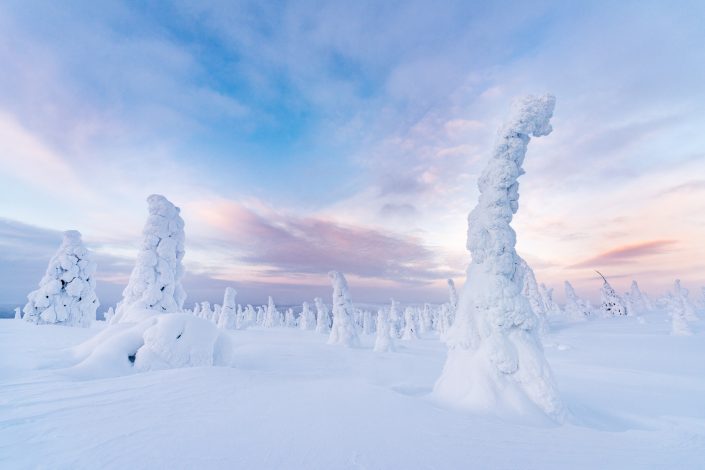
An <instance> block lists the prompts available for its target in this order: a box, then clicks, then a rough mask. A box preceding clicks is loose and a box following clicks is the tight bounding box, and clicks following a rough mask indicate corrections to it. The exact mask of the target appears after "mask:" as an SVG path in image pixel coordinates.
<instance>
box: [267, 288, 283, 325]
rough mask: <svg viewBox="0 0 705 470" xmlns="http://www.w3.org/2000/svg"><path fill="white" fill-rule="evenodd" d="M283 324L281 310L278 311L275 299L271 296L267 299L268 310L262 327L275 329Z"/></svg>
mask: <svg viewBox="0 0 705 470" xmlns="http://www.w3.org/2000/svg"><path fill="white" fill-rule="evenodd" d="M281 323H282V321H281V314H280V313H279V310H277V306H276V305H275V304H274V299H273V298H272V296H271V295H270V296H269V298H268V299H267V309H266V311H265V313H264V323H263V325H262V326H264V327H265V328H274V327H275V326H280V325H281Z"/></svg>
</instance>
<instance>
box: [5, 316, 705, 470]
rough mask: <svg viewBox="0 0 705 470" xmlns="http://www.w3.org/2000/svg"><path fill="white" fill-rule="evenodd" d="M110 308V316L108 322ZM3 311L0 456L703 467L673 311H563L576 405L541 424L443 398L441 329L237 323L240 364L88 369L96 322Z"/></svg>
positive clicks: (55, 462)
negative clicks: (581, 318) (472, 410)
mask: <svg viewBox="0 0 705 470" xmlns="http://www.w3.org/2000/svg"><path fill="white" fill-rule="evenodd" d="M101 323H102V322H98V324H99V325H100V324H101ZM99 327H100V326H96V327H95V328H91V329H83V328H62V327H58V326H53V325H40V326H35V325H30V324H27V323H26V322H20V321H14V320H0V391H1V393H0V468H12V469H15V468H65V469H69V468H70V469H81V468H101V469H103V468H131V469H138V468H170V469H176V468H201V469H207V468H247V469H258V468H282V469H304V468H305V469H338V468H369V469H389V468H403V469H417V468H437V469H471V468H537V469H546V468H571V469H575V468H600V469H605V468H618V469H625V468H663V469H673V468H678V469H686V468H705V406H703V404H704V403H705V401H704V398H703V397H705V331H704V330H703V325H696V326H695V328H694V331H695V333H694V335H693V336H672V335H670V334H669V333H670V329H671V325H670V319H669V318H668V316H667V315H666V314H665V313H664V312H654V313H651V314H648V315H646V316H644V317H642V318H635V317H627V316H625V317H620V318H608V319H597V320H591V321H586V322H579V323H571V324H557V323H554V324H552V325H551V328H550V329H551V332H550V333H549V334H548V335H547V336H546V338H545V339H544V344H545V352H546V357H547V360H548V362H549V363H550V364H551V367H552V369H553V371H554V374H555V379H556V382H557V386H558V388H559V389H560V391H561V395H562V397H563V399H564V401H565V404H566V406H567V407H568V408H569V410H570V412H571V414H572V416H573V417H572V419H571V420H569V421H568V423H567V424H565V425H562V426H557V425H556V426H547V427H530V426H524V425H518V424H508V423H504V422H502V421H500V420H498V419H494V418H487V417H484V418H481V417H477V416H474V415H471V414H467V413H464V412H460V411H456V410H451V409H447V408H445V407H443V406H442V405H441V404H439V403H436V402H434V401H433V400H432V399H431V394H430V392H431V389H432V387H433V383H434V381H435V380H436V378H437V377H438V373H439V371H440V370H441V368H442V366H443V362H444V360H445V354H446V349H445V345H443V344H442V343H441V342H439V341H438V339H437V338H436V337H431V336H427V337H424V338H422V339H420V340H412V341H404V342H399V343H398V344H397V347H396V352H388V353H375V352H374V351H373V350H372V346H373V344H374V336H370V335H366V336H365V335H363V336H361V338H360V340H361V343H362V344H361V347H360V348H338V347H335V346H329V345H327V344H326V336H325V335H321V334H317V333H316V332H314V331H304V330H301V329H298V328H274V329H250V330H239V331H232V330H227V331H226V334H229V335H231V337H232V340H233V342H234V344H235V345H236V347H235V367H233V368H225V367H207V368H184V369H174V370H161V371H148V372H143V373H137V374H131V375H125V376H121V377H113V378H104V379H91V380H77V379H76V376H75V374H67V373H64V372H63V371H62V370H60V369H55V368H51V369H49V368H44V369H42V368H41V367H42V365H43V364H48V363H49V362H51V361H52V359H53V358H55V357H56V352H57V350H58V349H63V348H67V347H73V346H75V345H77V344H79V343H81V342H83V341H85V340H86V339H88V338H90V337H91V336H92V335H94V334H95V333H96V332H97V328H99Z"/></svg>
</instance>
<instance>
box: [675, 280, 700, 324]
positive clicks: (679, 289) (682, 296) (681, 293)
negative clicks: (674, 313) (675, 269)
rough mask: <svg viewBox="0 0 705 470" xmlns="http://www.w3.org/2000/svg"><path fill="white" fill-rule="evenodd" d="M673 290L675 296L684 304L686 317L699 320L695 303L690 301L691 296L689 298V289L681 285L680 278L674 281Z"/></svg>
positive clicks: (689, 319) (690, 319)
mask: <svg viewBox="0 0 705 470" xmlns="http://www.w3.org/2000/svg"><path fill="white" fill-rule="evenodd" d="M673 291H674V294H675V296H676V297H678V299H679V300H680V302H681V304H682V306H683V312H684V315H685V319H686V320H688V321H695V320H697V319H698V316H697V315H696V313H695V305H693V303H692V302H691V301H690V298H688V289H686V288H685V287H683V286H682V285H681V280H680V279H676V280H675V282H674V283H673Z"/></svg>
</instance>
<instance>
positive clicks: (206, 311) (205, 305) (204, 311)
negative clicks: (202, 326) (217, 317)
mask: <svg viewBox="0 0 705 470" xmlns="http://www.w3.org/2000/svg"><path fill="white" fill-rule="evenodd" d="M212 317H213V311H212V310H211V304H210V302H208V301H207V300H206V301H203V302H201V318H203V319H205V320H210V319H211V318H212Z"/></svg>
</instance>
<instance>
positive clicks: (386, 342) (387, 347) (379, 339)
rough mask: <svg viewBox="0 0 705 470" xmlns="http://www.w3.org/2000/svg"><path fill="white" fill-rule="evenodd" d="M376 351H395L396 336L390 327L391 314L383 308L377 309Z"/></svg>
mask: <svg viewBox="0 0 705 470" xmlns="http://www.w3.org/2000/svg"><path fill="white" fill-rule="evenodd" d="M374 351H375V352H387V351H394V338H392V330H391V328H390V327H389V314H388V313H387V311H386V310H385V309H383V308H381V309H379V310H378V311H377V334H376V336H375V346H374Z"/></svg>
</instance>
